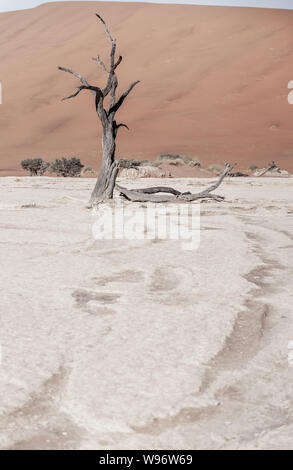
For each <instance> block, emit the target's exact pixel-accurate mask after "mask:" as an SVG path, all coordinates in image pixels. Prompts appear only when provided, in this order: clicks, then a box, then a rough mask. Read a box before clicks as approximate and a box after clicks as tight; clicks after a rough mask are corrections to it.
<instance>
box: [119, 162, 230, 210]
mask: <svg viewBox="0 0 293 470" xmlns="http://www.w3.org/2000/svg"><path fill="white" fill-rule="evenodd" d="M234 166H235V165H233V166H231V165H230V164H229V163H226V166H225V170H224V171H223V173H222V174H221V175H220V178H219V179H218V181H217V182H216V183H215V184H213V185H212V186H210V187H208V188H207V189H204V190H203V191H201V192H199V193H195V194H192V193H190V192H185V193H181V192H180V191H177V190H176V189H173V188H170V187H164V186H155V187H152V188H145V189H127V188H124V187H122V186H120V185H117V184H116V189H117V190H118V191H119V192H120V194H121V195H122V196H124V197H125V198H126V199H128V200H129V201H133V202H172V201H173V202H174V201H185V202H192V201H196V200H199V199H212V200H215V201H218V202H220V201H223V200H224V199H225V198H224V197H223V196H219V195H218V194H213V193H212V191H214V190H215V189H217V188H218V187H219V186H220V185H221V184H222V182H223V180H224V178H225V177H226V176H227V175H228V174H229V172H230V171H231V170H232V168H234ZM157 193H169V194H168V195H166V194H157Z"/></svg>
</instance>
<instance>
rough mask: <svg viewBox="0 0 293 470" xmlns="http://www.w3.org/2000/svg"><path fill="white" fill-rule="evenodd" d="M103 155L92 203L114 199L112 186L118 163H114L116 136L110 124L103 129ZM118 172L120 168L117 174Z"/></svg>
mask: <svg viewBox="0 0 293 470" xmlns="http://www.w3.org/2000/svg"><path fill="white" fill-rule="evenodd" d="M102 146H103V156H102V166H101V169H100V173H99V176H98V179H97V182H96V185H95V187H94V190H93V192H92V195H91V199H90V204H93V203H98V202H103V201H104V200H107V199H112V197H113V189H114V187H111V184H110V183H111V181H112V173H113V171H115V170H116V165H113V163H114V161H115V149H116V144H115V138H114V136H113V130H112V129H111V127H110V126H109V128H107V129H103V137H102ZM117 173H118V168H117V172H116V176H117Z"/></svg>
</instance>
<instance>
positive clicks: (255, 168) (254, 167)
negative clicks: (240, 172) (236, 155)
mask: <svg viewBox="0 0 293 470" xmlns="http://www.w3.org/2000/svg"><path fill="white" fill-rule="evenodd" d="M258 168H259V166H257V165H254V164H253V165H250V167H249V170H251V171H254V170H257V169H258Z"/></svg>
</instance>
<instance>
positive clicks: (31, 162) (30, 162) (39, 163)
mask: <svg viewBox="0 0 293 470" xmlns="http://www.w3.org/2000/svg"><path fill="white" fill-rule="evenodd" d="M21 166H22V168H23V169H24V170H25V171H27V172H29V174H30V176H37V175H40V176H42V175H43V174H44V173H45V172H46V171H47V169H48V168H49V166H50V163H48V162H45V161H44V160H43V159H42V158H28V159H26V160H22V162H21Z"/></svg>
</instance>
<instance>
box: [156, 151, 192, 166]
mask: <svg viewBox="0 0 293 470" xmlns="http://www.w3.org/2000/svg"><path fill="white" fill-rule="evenodd" d="M157 161H158V162H162V161H167V162H168V161H169V162H177V164H178V163H179V162H183V163H185V164H186V165H189V164H190V163H191V162H193V166H200V161H199V160H198V159H197V158H196V157H188V156H186V155H176V154H172V153H166V154H162V155H159V156H158V157H157Z"/></svg>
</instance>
